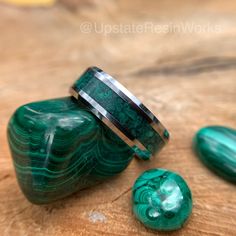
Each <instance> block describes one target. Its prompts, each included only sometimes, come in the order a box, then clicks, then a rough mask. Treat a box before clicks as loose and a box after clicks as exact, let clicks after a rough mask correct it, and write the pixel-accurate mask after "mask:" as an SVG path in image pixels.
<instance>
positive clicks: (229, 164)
mask: <svg viewBox="0 0 236 236" xmlns="http://www.w3.org/2000/svg"><path fill="white" fill-rule="evenodd" d="M194 149H195V151H196V153H197V155H198V157H199V158H200V160H201V161H202V162H203V163H204V164H205V165H206V166H207V167H208V168H209V169H211V170H212V171H214V172H215V173H216V174H218V175H219V176H221V177H223V178H224V179H226V180H229V181H231V182H234V183H236V130H234V129H231V128H227V127H223V126H208V127H205V128H202V129H200V130H199V131H198V132H197V134H196V136H195V137H194Z"/></svg>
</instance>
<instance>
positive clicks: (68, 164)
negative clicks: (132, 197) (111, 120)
mask: <svg viewBox="0 0 236 236" xmlns="http://www.w3.org/2000/svg"><path fill="white" fill-rule="evenodd" d="M8 142H9V146H10V150H11V153H12V158H13V163H14V166H15V170H16V176H17V179H18V183H19V185H20V187H21V189H22V191H23V193H24V194H25V196H26V197H27V198H28V200H29V201H31V202H33V203H36V204H42V203H50V202H52V201H55V200H57V199H60V198H63V197H65V196H68V195H70V194H72V193H74V192H76V191H78V190H80V189H83V188H86V187H89V186H91V185H94V184H96V183H98V182H100V181H102V180H104V179H107V178H110V177H111V176H114V175H116V174H118V173H120V172H121V171H123V170H124V169H125V168H126V167H127V165H128V164H129V162H130V161H131V159H132V157H133V154H134V151H133V150H132V149H131V148H130V147H129V146H128V145H127V144H126V143H124V141H122V140H121V139H120V138H119V137H118V136H117V135H116V134H114V133H113V132H112V131H111V130H110V129H109V128H108V127H106V126H105V125H104V124H103V123H102V122H101V121H100V120H98V119H97V118H96V117H95V116H94V115H93V114H91V113H90V112H89V111H87V110H86V108H84V107H83V106H82V104H78V101H75V100H74V99H72V98H70V97H65V98H59V99H51V100H46V101H40V102H34V103H30V104H27V105H24V106H21V107H20V108H18V109H17V111H16V112H15V113H14V115H13V116H12V117H11V119H10V122H9V125H8Z"/></svg>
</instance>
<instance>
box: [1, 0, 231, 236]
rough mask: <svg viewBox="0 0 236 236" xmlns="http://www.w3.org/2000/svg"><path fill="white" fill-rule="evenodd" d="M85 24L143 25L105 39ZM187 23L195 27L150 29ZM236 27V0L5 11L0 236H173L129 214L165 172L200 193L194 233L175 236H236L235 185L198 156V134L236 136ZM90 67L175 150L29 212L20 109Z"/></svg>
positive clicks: (57, 93) (123, 1)
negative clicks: (147, 116) (146, 185)
mask: <svg viewBox="0 0 236 236" xmlns="http://www.w3.org/2000/svg"><path fill="white" fill-rule="evenodd" d="M86 22H88V23H90V24H92V25H93V26H94V24H95V22H96V24H97V27H101V25H102V24H104V25H108V26H106V27H109V25H110V26H111V25H113V26H114V25H119V24H122V25H123V26H124V27H129V26H125V25H130V24H136V25H141V26H140V28H139V32H130V33H124V32H123V33H122V32H113V33H110V34H106V35H105V34H103V33H102V32H97V33H96V32H94V29H92V32H91V33H83V32H82V28H81V27H82V26H83V25H84V24H85V23H86ZM145 24H146V25H149V26H148V29H146V30H145V29H142V27H144V28H145V26H144V25H145ZM181 24H182V26H184V25H185V26H186V24H187V25H189V24H190V25H192V28H194V29H193V30H192V31H191V29H187V31H186V30H185V31H184V30H183V29H182V30H176V31H177V32H174V30H170V32H157V31H158V30H157V29H156V32H153V31H155V29H150V25H156V27H158V25H160V27H165V25H169V27H170V29H171V27H172V28H173V26H174V27H177V28H178V27H181ZM235 26H236V2H235V1H218V0H216V1H210V0H206V1H197V0H190V1H178V0H176V1H171V0H165V1H164V0H159V1H156V0H148V1H147V0H146V1H137V0H135V1H127V0H117V1H112V0H105V1H98V0H97V1H70V2H69V3H68V2H66V1H60V3H59V4H57V5H56V6H54V7H53V8H48V9H47V8H37V9H19V8H16V7H10V6H7V5H0V56H1V63H0V232H1V235H3V236H6V235H10V236H11V235H13V236H15V235H16V236H21V235H22V236H25V235H29V236H30V235H35V236H38V235H42V236H47V235H57V236H60V235H63V236H64V235H92V236H95V235H166V234H167V233H160V232H155V231H152V230H148V229H146V228H145V227H144V226H143V225H142V224H140V223H139V222H138V221H136V220H135V218H134V216H133V214H132V211H131V202H130V197H131V191H130V189H131V186H132V184H133V182H134V181H135V179H136V178H137V177H138V176H139V174H140V173H141V172H142V171H144V170H146V169H148V168H157V167H160V168H167V169H170V170H173V171H176V172H178V173H180V174H181V175H182V176H183V177H184V178H185V179H186V181H187V182H188V184H189V186H190V188H191V190H192V194H193V200H194V207H193V213H192V215H191V218H190V220H189V222H188V224H187V225H186V226H185V227H184V228H183V229H182V230H179V231H176V232H173V233H169V234H170V235H191V236H194V235H229V236H234V235H236V188H235V185H233V184H230V183H228V182H226V181H224V180H222V179H220V178H219V177H217V176H215V175H214V174H212V173H211V172H210V171H209V170H208V169H206V168H205V167H204V166H203V165H202V163H200V161H199V160H198V159H197V157H196V156H195V155H194V154H193V152H192V150H191V143H192V137H193V136H194V133H195V132H196V131H197V130H198V129H199V128H201V127H202V126H206V125H213V124H219V125H226V126H230V127H234V128H235V127H236V106H235V102H236V70H235V69H236V55H235V53H236V27H235ZM114 27H116V26H114ZM199 27H200V30H199ZM201 27H202V28H204V27H205V29H202V28H201ZM207 27H208V29H206V28H207ZM190 28H191V27H190ZM142 30H143V32H140V31H142ZM207 30H208V32H207ZM144 31H145V32H144ZM159 31H160V29H159ZM90 65H97V66H99V67H101V68H103V69H104V70H105V71H107V72H108V73H110V74H112V75H114V76H116V77H117V78H118V79H119V81H120V82H122V83H123V84H124V85H125V86H126V87H127V88H128V89H129V90H131V91H132V92H133V93H134V94H135V95H137V96H138V97H139V98H140V99H141V100H142V101H143V102H144V104H146V105H147V106H148V107H149V108H150V109H151V110H152V111H153V112H154V113H155V114H156V115H157V116H158V117H159V118H160V120H161V121H163V123H164V124H165V126H166V127H168V129H169V130H170V132H171V134H172V136H171V142H170V143H169V145H168V146H167V147H166V148H165V149H164V150H163V151H162V152H161V154H160V155H159V156H157V157H156V158H155V159H154V160H152V161H150V162H140V161H137V160H133V161H132V163H131V164H130V166H129V167H128V168H127V169H126V170H125V171H124V172H123V173H122V174H121V175H119V176H118V177H116V178H114V179H112V180H109V181H107V182H105V183H103V184H100V185H97V186H95V187H93V188H90V189H87V190H84V191H81V192H78V193H76V194H74V195H72V196H71V197H68V198H66V199H63V200H61V201H59V202H56V203H54V204H51V205H47V206H36V205H32V204H30V203H29V202H28V201H27V200H26V199H25V198H24V196H23V195H22V193H21V191H20V189H19V187H18V185H17V182H16V178H15V174H14V169H13V166H12V161H11V157H10V153H9V149H8V145H7V140H6V126H7V122H8V120H9V118H10V116H11V114H12V113H13V111H14V110H15V109H16V108H17V107H18V106H20V105H22V104H25V103H28V102H31V101H36V100H42V99H49V98H54V97H61V96H66V95H67V94H68V87H69V86H70V85H71V84H72V82H73V81H74V80H75V79H76V77H77V75H79V74H80V73H82V71H83V70H84V69H85V68H86V67H88V66H90Z"/></svg>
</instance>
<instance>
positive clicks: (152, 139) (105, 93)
mask: <svg viewBox="0 0 236 236" xmlns="http://www.w3.org/2000/svg"><path fill="white" fill-rule="evenodd" d="M99 73H100V76H103V74H104V72H103V71H102V70H100V69H99V68H97V67H91V68H89V69H88V70H86V71H85V72H84V73H83V74H82V76H81V77H80V78H79V80H77V81H76V82H75V83H74V85H73V87H72V88H73V90H74V91H76V92H79V91H83V92H85V93H86V95H88V96H90V97H91V98H92V99H93V100H94V101H96V102H97V103H98V104H99V105H100V106H101V107H102V108H104V109H105V110H106V111H107V112H108V113H109V114H110V115H111V116H112V117H113V118H114V120H116V121H117V123H119V125H120V126H121V127H122V132H124V133H125V134H126V136H127V137H129V138H130V139H131V140H138V141H139V142H140V143H141V144H142V145H143V146H144V147H145V148H146V150H145V151H142V150H140V149H139V148H138V147H134V149H135V151H136V155H137V156H139V157H140V158H141V159H144V160H147V159H150V157H151V155H152V154H156V153H158V152H159V151H160V150H161V149H162V147H163V146H164V145H165V142H167V140H168V139H169V133H168V131H167V130H166V129H163V128H164V127H163V126H162V125H161V124H160V122H159V121H158V120H157V119H156V121H157V126H159V131H158V132H157V131H156V130H155V129H154V128H153V126H152V125H150V123H149V122H150V120H149V121H148V120H147V119H146V118H145V116H144V115H142V113H140V110H141V109H139V108H137V107H134V104H132V103H131V102H130V101H126V100H125V99H124V98H122V97H121V96H120V95H119V93H117V92H115V91H113V89H111V88H110V87H109V86H108V85H106V84H105V83H104V82H103V81H101V80H100V79H98V76H97V74H99ZM104 79H105V80H106V79H107V78H106V77H104ZM119 91H120V90H119ZM143 109H144V110H146V109H147V108H143ZM142 112H143V111H142ZM143 113H145V112H143ZM149 119H150V118H149ZM154 123H155V122H154ZM160 127H161V128H160Z"/></svg>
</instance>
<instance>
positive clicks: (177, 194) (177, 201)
mask: <svg viewBox="0 0 236 236" xmlns="http://www.w3.org/2000/svg"><path fill="white" fill-rule="evenodd" d="M132 199H133V212H134V214H135V216H136V217H137V218H138V219H139V220H140V221H141V222H142V223H143V224H144V225H145V226H146V227H148V228H151V229H156V230H176V229H179V228H181V227H182V226H183V224H184V223H185V221H186V220H187V219H188V217H189V215H190V213H191V211H192V195H191V191H190V189H189V187H188V185H187V184H186V182H185V181H184V179H183V178H182V177H181V176H179V175H178V174H176V173H174V172H171V171H168V170H165V169H151V170H148V171H145V172H143V173H142V174H141V175H140V176H139V177H138V179H137V180H136V182H135V184H134V186H133V194H132Z"/></svg>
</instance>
